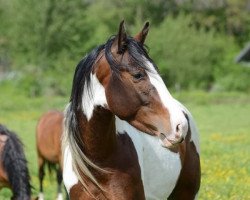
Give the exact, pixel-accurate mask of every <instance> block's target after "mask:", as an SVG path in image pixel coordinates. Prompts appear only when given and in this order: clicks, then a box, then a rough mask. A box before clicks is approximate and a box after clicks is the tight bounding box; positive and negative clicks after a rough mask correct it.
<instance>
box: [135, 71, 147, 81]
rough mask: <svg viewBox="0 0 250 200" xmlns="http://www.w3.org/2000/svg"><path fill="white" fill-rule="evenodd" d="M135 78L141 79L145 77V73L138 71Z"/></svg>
mask: <svg viewBox="0 0 250 200" xmlns="http://www.w3.org/2000/svg"><path fill="white" fill-rule="evenodd" d="M133 77H134V79H136V80H140V79H142V78H143V77H144V75H143V74H142V73H141V72H138V73H136V74H133Z"/></svg>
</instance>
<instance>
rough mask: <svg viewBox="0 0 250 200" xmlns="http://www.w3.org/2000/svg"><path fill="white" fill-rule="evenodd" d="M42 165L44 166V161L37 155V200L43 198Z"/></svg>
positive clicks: (42, 199)
mask: <svg viewBox="0 0 250 200" xmlns="http://www.w3.org/2000/svg"><path fill="white" fill-rule="evenodd" d="M44 164H45V160H44V159H43V158H42V157H41V156H39V155H38V168H39V169H38V170H39V184H40V190H39V197H38V199H39V200H44V196H43V178H44V175H45V173H44Z"/></svg>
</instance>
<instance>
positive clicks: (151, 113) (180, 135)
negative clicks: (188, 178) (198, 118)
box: [73, 21, 188, 148]
mask: <svg viewBox="0 0 250 200" xmlns="http://www.w3.org/2000/svg"><path fill="white" fill-rule="evenodd" d="M148 30H149V23H148V22H147V23H146V24H145V25H144V27H143V29H142V30H141V31H140V32H139V33H138V34H136V36H135V37H130V36H128V35H127V33H126V30H125V26H124V21H122V22H121V23H120V26H119V30H118V34H117V35H116V36H114V37H112V38H110V39H109V40H108V42H107V43H106V44H105V45H103V46H100V47H99V52H98V55H97V56H96V60H95V61H94V63H93V67H92V69H91V72H90V74H91V76H90V81H89V82H91V86H92V90H91V94H92V97H91V99H92V100H91V102H92V103H89V102H90V99H88V98H90V97H88V96H89V95H83V97H82V98H83V99H82V108H83V112H84V114H85V115H86V117H87V119H90V118H91V116H92V113H93V109H94V107H95V106H102V107H104V108H105V109H108V110H110V111H111V112H112V113H113V114H114V115H116V116H117V117H119V118H120V119H122V120H125V121H127V122H128V123H129V124H130V125H132V126H133V127H135V128H136V129H138V130H140V131H141V132H144V133H146V134H149V135H152V136H157V137H158V138H159V141H160V144H161V145H162V146H164V147H166V148H172V147H174V146H176V145H177V144H179V143H181V142H182V141H183V140H184V138H185V136H186V134H187V131H188V121H187V119H186V117H185V113H184V111H183V110H182V109H181V108H180V106H179V105H178V103H177V102H176V101H175V99H174V98H173V97H172V96H171V95H170V93H169V91H168V89H167V87H166V86H165V84H164V82H163V80H162V78H161V76H160V75H159V72H158V68H157V66H156V65H155V64H154V62H153V60H152V59H151V58H150V57H149V55H148V53H147V50H146V49H145V47H144V42H145V39H146V36H147V34H148ZM76 73H77V72H76ZM84 87H86V85H85V86H84ZM73 98H74V97H73Z"/></svg>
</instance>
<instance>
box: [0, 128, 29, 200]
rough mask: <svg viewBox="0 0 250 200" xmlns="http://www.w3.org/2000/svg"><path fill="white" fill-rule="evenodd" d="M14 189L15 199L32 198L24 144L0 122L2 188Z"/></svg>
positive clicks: (0, 180) (25, 199) (0, 174)
mask: <svg viewBox="0 0 250 200" xmlns="http://www.w3.org/2000/svg"><path fill="white" fill-rule="evenodd" d="M3 187H8V188H10V189H11V190H12V193H13V196H12V198H11V199H13V200H31V184H30V176H29V170H28V167H27V161H26V157H25V154H24V150H23V145H22V143H21V141H20V139H19V138H18V137H17V135H16V134H15V133H14V132H12V131H10V130H8V129H7V128H6V127H5V126H3V125H1V124H0V189H1V188H3Z"/></svg>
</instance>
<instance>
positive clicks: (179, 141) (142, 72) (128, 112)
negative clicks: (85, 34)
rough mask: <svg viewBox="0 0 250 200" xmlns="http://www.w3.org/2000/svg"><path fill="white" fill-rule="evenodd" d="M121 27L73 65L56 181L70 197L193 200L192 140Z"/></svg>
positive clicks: (138, 41) (184, 116)
mask: <svg viewBox="0 0 250 200" xmlns="http://www.w3.org/2000/svg"><path fill="white" fill-rule="evenodd" d="M148 30H149V23H148V22H147V23H146V24H145V25H144V27H143V29H142V30H141V31H140V32H139V33H138V34H137V35H136V36H135V37H130V36H128V35H127V33H126V31H125V27H124V21H122V22H121V23H120V26H119V31H118V34H117V35H116V36H114V37H111V38H110V39H109V40H108V41H107V42H106V43H105V44H103V45H100V46H98V47H97V48H95V49H94V50H92V52H91V53H89V54H88V55H87V56H86V57H85V58H83V60H81V61H80V63H79V64H78V65H77V67H76V70H75V75H74V79H73V86H72V92H71V98H70V102H69V104H68V106H67V107H66V109H65V127H64V134H63V153H64V155H63V156H64V158H63V160H64V164H63V165H64V167H63V168H64V171H63V180H64V184H65V186H66V188H67V191H68V194H69V196H70V199H73V200H76V199H80V200H82V199H84V200H86V199H101V200H104V199H112V200H117V199H119V200H131V199H136V200H143V199H167V198H168V199H185V200H189V199H195V198H197V195H198V191H199V186H200V160H199V138H198V132H197V130H196V127H195V124H194V121H193V119H192V116H191V114H190V113H189V112H188V110H187V109H186V108H185V107H184V106H183V105H182V104H180V103H179V102H178V101H177V100H175V99H174V98H173V97H172V96H171V95H170V93H169V92H168V89H167V87H166V86H165V84H164V82H163V80H162V78H161V76H160V75H159V72H158V68H157V67H156V65H155V64H154V62H153V60H152V59H151V58H150V57H149V55H148V53H147V51H146V49H145V47H144V41H145V39H146V36H147V33H148Z"/></svg>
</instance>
